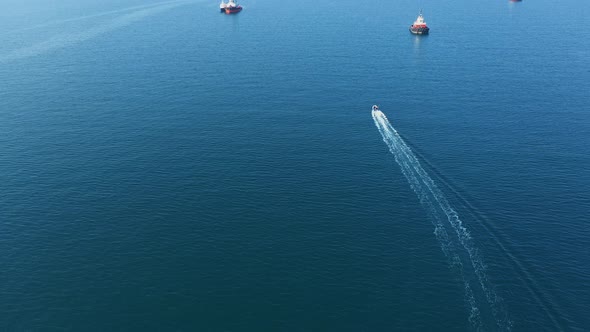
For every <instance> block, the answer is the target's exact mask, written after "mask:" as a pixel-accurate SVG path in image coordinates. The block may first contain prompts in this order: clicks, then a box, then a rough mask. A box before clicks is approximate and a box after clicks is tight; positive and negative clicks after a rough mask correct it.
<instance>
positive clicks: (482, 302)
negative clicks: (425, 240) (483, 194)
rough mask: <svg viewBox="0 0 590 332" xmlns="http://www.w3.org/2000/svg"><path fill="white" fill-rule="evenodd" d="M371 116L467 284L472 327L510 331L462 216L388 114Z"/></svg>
mask: <svg viewBox="0 0 590 332" xmlns="http://www.w3.org/2000/svg"><path fill="white" fill-rule="evenodd" d="M372 116H373V121H374V122H375V125H376V126H377V129H378V130H379V132H380V133H381V136H382V137H383V141H384V142H385V144H386V145H387V146H388V148H389V151H390V152H391V153H392V154H393V156H394V158H395V161H396V162H397V164H398V165H399V166H400V168H401V170H402V173H403V174H404V176H405V177H406V179H407V180H408V182H409V184H410V187H411V188H412V190H413V191H414V192H415V193H416V195H417V196H418V198H419V200H420V203H421V204H422V205H423V206H424V207H425V208H426V211H427V212H428V214H429V216H430V217H431V221H432V223H433V225H434V228H435V229H434V234H435V236H436V238H437V240H438V241H439V243H440V245H441V249H442V251H443V253H444V254H445V256H446V257H447V258H448V259H449V263H450V265H451V267H452V268H453V269H455V270H456V271H457V272H458V274H459V276H460V278H461V280H462V282H463V284H464V288H465V300H466V302H467V304H468V305H469V307H470V313H469V321H470V323H471V324H472V325H473V326H474V327H475V328H476V329H477V330H500V331H509V330H511V326H512V323H511V321H510V320H509V319H508V317H507V314H506V312H505V310H504V308H503V307H502V305H501V299H499V298H498V296H497V295H496V293H495V292H494V290H493V287H492V285H491V284H490V282H489V280H488V277H487V274H486V272H485V270H486V267H485V264H484V262H483V259H482V258H481V257H480V255H479V252H478V250H477V248H476V247H475V245H474V244H473V239H472V237H471V234H470V233H469V231H468V230H467V228H465V226H464V225H463V222H462V221H461V219H460V218H459V215H458V214H457V212H456V211H455V210H454V209H453V208H452V206H451V205H450V203H449V201H448V200H447V198H446V197H445V195H444V194H443V192H442V191H441V190H440V189H439V188H438V187H437V185H436V184H435V183H434V181H433V180H432V178H431V177H430V176H429V175H428V173H427V172H426V171H425V170H424V168H423V167H422V165H421V164H420V162H419V161H418V159H417V157H416V155H415V154H414V153H413V152H412V150H411V149H410V148H409V146H408V145H407V144H406V143H405V142H404V140H403V139H402V138H401V136H400V135H399V134H398V133H397V131H396V130H395V129H394V128H393V126H391V124H390V122H389V120H388V119H387V117H386V116H385V114H383V112H381V111H378V110H376V111H372Z"/></svg>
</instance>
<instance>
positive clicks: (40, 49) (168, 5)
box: [0, 0, 192, 64]
mask: <svg viewBox="0 0 590 332" xmlns="http://www.w3.org/2000/svg"><path fill="white" fill-rule="evenodd" d="M191 2H192V1H188V0H184V1H171V2H165V3H162V4H160V5H155V6H151V7H147V8H143V9H139V10H136V11H133V12H131V13H128V14H124V15H121V16H119V17H117V18H114V19H113V20H111V21H110V22H108V23H106V24H103V25H99V26H95V27H93V28H90V29H88V30H85V31H80V32H75V33H68V34H59V35H56V36H54V37H52V38H50V39H48V40H46V41H43V42H40V43H37V44H34V45H31V46H28V47H23V48H20V49H17V50H14V51H12V52H10V53H8V54H5V55H0V64H2V63H5V62H9V61H14V60H19V59H22V58H29V57H34V56H38V55H41V54H45V53H47V52H51V51H54V50H57V49H62V48H66V47H70V46H72V45H75V44H78V43H81V42H84V41H86V40H89V39H92V38H95V37H97V36H100V35H103V34H105V33H108V32H110V31H113V30H117V29H120V28H123V27H125V26H128V25H130V24H133V23H135V22H138V21H141V20H143V19H145V18H147V17H150V16H153V15H156V14H158V13H161V12H164V11H166V10H170V9H172V8H175V7H178V6H181V5H186V4H189V3H191Z"/></svg>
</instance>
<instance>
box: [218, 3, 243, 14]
mask: <svg viewBox="0 0 590 332" xmlns="http://www.w3.org/2000/svg"><path fill="white" fill-rule="evenodd" d="M219 9H220V11H221V12H222V13H226V14H235V13H239V12H241V11H242V6H240V5H238V4H237V3H236V1H235V0H229V1H228V2H224V1H223V0H221V4H219Z"/></svg>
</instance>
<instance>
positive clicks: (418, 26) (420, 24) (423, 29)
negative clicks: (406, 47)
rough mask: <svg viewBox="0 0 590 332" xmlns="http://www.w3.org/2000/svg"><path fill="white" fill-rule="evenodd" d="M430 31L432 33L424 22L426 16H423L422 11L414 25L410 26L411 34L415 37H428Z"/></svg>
mask: <svg viewBox="0 0 590 332" xmlns="http://www.w3.org/2000/svg"><path fill="white" fill-rule="evenodd" d="M428 31H430V28H429V27H428V26H427V25H426V22H424V16H422V11H420V15H418V18H417V19H416V21H414V24H412V25H411V26H410V32H411V33H413V34H415V35H427V34H428Z"/></svg>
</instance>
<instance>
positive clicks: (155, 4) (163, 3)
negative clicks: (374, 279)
mask: <svg viewBox="0 0 590 332" xmlns="http://www.w3.org/2000/svg"><path fill="white" fill-rule="evenodd" d="M182 1H183V0H171V1H162V2H155V3H150V4H146V5H138V6H131V7H125V8H120V9H115V10H109V11H105V12H100V13H96V14H90V15H82V16H77V17H72V18H66V19H62V20H56V21H51V22H47V23H41V24H37V25H34V26H29V27H26V28H20V29H15V30H11V31H8V32H6V33H5V34H11V33H17V32H22V31H28V30H35V29H41V28H46V27H50V26H54V25H60V24H65V23H69V22H76V21H82V20H87V19H91V18H96V17H102V16H108V15H113V14H120V13H125V12H130V11H133V10H139V9H144V8H150V7H157V6H162V5H166V4H174V3H178V2H182Z"/></svg>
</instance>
